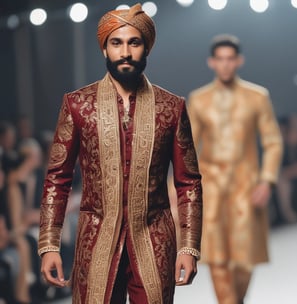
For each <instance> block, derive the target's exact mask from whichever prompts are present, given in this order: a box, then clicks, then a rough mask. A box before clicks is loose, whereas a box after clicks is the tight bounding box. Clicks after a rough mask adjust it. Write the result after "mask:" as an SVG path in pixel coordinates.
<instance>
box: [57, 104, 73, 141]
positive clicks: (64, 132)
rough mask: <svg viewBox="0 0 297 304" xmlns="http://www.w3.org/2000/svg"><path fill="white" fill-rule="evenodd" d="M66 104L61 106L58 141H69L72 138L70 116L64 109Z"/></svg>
mask: <svg viewBox="0 0 297 304" xmlns="http://www.w3.org/2000/svg"><path fill="white" fill-rule="evenodd" d="M66 107H67V106H66V104H65V103H64V104H63V108H62V111H61V114H60V117H59V122H58V126H59V128H58V130H57V131H58V132H57V135H58V138H59V140H60V141H62V142H63V141H69V140H70V139H71V136H72V132H73V120H72V117H71V115H70V114H69V113H68V110H67V108H66Z"/></svg>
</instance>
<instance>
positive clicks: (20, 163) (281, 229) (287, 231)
mask: <svg viewBox="0 0 297 304" xmlns="http://www.w3.org/2000/svg"><path fill="white" fill-rule="evenodd" d="M140 2H141V1H140ZM135 3H136V1H135V0H134V1H129V0H125V1H124V0H123V1H115V0H108V1H107V0H106V1H103V0H88V1H82V2H81V3H80V4H79V5H76V6H74V4H75V1H73V0H0V83H1V90H0V104H1V111H0V155H1V166H0V167H1V171H0V189H1V191H0V193H1V194H0V199H1V201H0V210H1V215H0V225H1V229H0V231H1V232H0V283H1V285H0V286H1V287H0V303H1V301H3V303H5V301H4V300H5V298H7V299H8V298H9V295H8V296H7V294H9V293H10V294H13V295H14V297H15V295H16V294H17V296H18V297H22V298H24V297H26V294H28V292H29V293H31V294H34V295H33V298H34V301H35V302H36V303H42V302H44V301H53V300H57V299H59V298H64V297H67V296H69V293H70V291H69V290H65V291H57V290H54V289H50V288H48V287H47V286H44V284H43V283H42V281H41V279H40V276H39V260H38V257H37V256H36V237H37V234H38V221H39V204H40V197H41V191H42V177H43V175H44V171H45V167H46V160H47V153H48V148H49V146H50V143H51V140H52V134H53V130H54V128H55V124H56V121H57V117H58V111H59V108H60V105H61V101H62V96H63V94H64V93H65V92H69V91H72V90H75V89H77V88H79V87H82V86H84V85H86V84H88V83H92V82H94V81H96V80H98V79H100V78H102V76H103V75H104V74H105V72H106V69H105V61H104V58H103V56H102V54H101V52H100V50H99V46H98V42H97V38H96V32H97V23H98V20H99V18H100V17H101V16H102V15H103V14H104V13H106V12H107V11H109V10H112V9H115V8H117V7H119V6H120V5H128V6H131V5H133V4H135ZM141 3H142V4H143V8H144V9H145V10H146V12H147V13H148V14H150V15H151V16H152V17H153V19H154V21H155V23H156V27H157V40H156V43H155V47H154V48H153V50H152V52H151V54H150V56H149V58H148V66H147V69H146V74H147V76H148V77H149V79H150V81H151V82H153V83H156V84H158V85H160V86H162V87H164V88H166V89H168V90H170V91H173V92H174V93H176V94H179V95H182V96H185V97H187V96H188V94H189V92H190V91H191V90H193V89H195V88H197V87H200V86H202V85H204V84H206V83H207V82H209V81H211V80H212V78H213V74H212V72H211V71H210V70H209V69H208V67H207V65H206V60H207V57H208V55H209V44H210V41H211V39H212V37H213V36H214V35H217V34H221V33H231V34H234V35H236V36H238V37H239V39H240V40H241V43H242V50H243V54H244V56H245V59H246V63H245V65H244V66H243V68H242V69H241V70H240V76H241V77H242V78H244V79H246V80H249V81H252V82H255V83H258V84H260V85H262V86H265V87H267V88H268V89H269V91H270V94H271V99H272V103H273V106H274V109H275V112H276V115H277V117H278V120H279V123H280V126H281V130H282V134H283V137H284V145H285V156H284V161H283V167H282V171H281V174H282V177H283V178H282V179H281V181H280V183H279V185H277V187H276V189H275V191H274V195H273V197H272V200H271V204H270V223H271V227H272V245H271V246H272V250H274V249H275V251H273V252H272V256H273V257H274V256H277V260H279V259H281V260H284V259H285V260H286V261H287V263H288V264H286V265H290V266H292V267H293V266H294V267H295V268H292V267H289V269H291V271H293V269H295V271H297V269H296V268H297V267H296V262H294V261H291V260H290V259H288V258H285V257H284V252H286V253H289V252H292V251H290V249H289V248H290V246H292V244H293V243H294V244H295V243H297V242H296V233H297V226H296V219H297V216H296V212H297V187H296V186H297V115H296V114H295V113H296V112H297V100H296V96H297V60H296V57H297V55H296V54H297V39H296V29H297V1H296V0H281V1H280V0H241V1H238V0H195V1H194V0H183V1H182V0H179V1H177V0H166V1H164V0H163V1H161V0H155V1H154V2H141ZM82 4H84V5H85V6H83V5H82ZM35 9H39V10H35ZM40 9H42V10H40ZM70 15H71V16H70ZM77 172H78V173H77V176H76V178H75V181H74V190H73V192H72V194H71V197H70V204H69V210H68V213H69V220H68V222H67V223H66V229H65V230H66V232H65V234H64V237H63V246H64V247H65V250H64V252H65V255H66V256H67V255H68V256H69V254H71V252H73V244H74V231H75V223H76V216H77V209H78V205H79V198H80V177H79V170H77ZM11 206H13V207H11ZM11 210H14V211H13V212H12V211H11ZM24 214H25V220H24V216H23V215H24ZM16 231H17V236H18V237H16V236H15V232H16ZM24 240H25V241H24ZM276 240H277V241H276ZM276 242H277V243H278V244H279V243H280V244H281V246H277V244H276ZM292 242H293V243H292ZM28 244H29V245H28ZM280 247H282V248H280ZM295 251H296V250H295ZM68 260H69V259H68ZM292 263H295V264H292ZM272 264H273V263H272ZM65 268H66V273H67V271H68V273H69V272H70V269H71V260H69V265H68V263H66V265H65ZM282 269H283V270H284V268H283V267H282ZM203 271H206V270H203V268H202V275H203ZM270 271H272V272H270ZM28 273H30V275H29V276H28ZM268 273H269V274H268V276H267V277H269V278H270V277H271V276H277V275H278V273H279V268H273V269H272V270H271V269H270V270H269V271H268ZM271 274H273V275H271ZM284 274H285V273H284ZM205 275H206V277H207V273H206V274H205ZM288 278H289V274H288ZM265 280H266V278H265ZM199 281H201V282H204V281H203V276H202V277H200V278H199ZM12 282H13V283H12ZM296 283H297V280H296V279H295V285H296ZM259 284H260V286H262V285H261V282H260V283H259ZM259 284H258V283H257V284H256V285H257V286H259ZM256 285H254V286H256ZM16 286H18V287H16ZM200 286H201V285H200ZM202 286H204V285H203V283H202ZM200 288H201V287H200ZM184 290H187V289H184ZM191 290H192V289H191ZM195 290H196V289H193V290H192V291H195ZM203 290H204V291H205V290H206V299H208V300H205V301H203V300H201V301H200V303H206V304H211V303H215V302H214V300H213V302H211V299H214V298H213V297H214V296H213V291H212V289H211V287H209V288H204V289H203ZM253 290H256V289H255V288H254V289H253ZM253 290H252V292H251V293H252V294H253V292H256V291H253ZM262 290H263V289H262ZM204 291H203V292H204ZM208 291H209V295H208V296H207V292H208ZM203 292H202V294H203ZM284 292H285V291H284ZM262 294H263V292H262ZM187 296H188V297H190V293H189V290H187V291H186V292H184V293H179V291H178V293H177V299H180V300H178V301H180V302H181V301H182V298H185V297H187ZM283 296H285V295H283ZM11 297H13V296H11ZM195 297H196V296H195V295H194V298H193V299H192V302H189V301H188V303H194V302H195ZM210 297H211V298H210ZM33 298H32V301H33ZM1 299H2V300H1ZM7 299H6V302H7V303H10V302H9V300H7ZM196 299H197V298H196ZM287 299H288V300H284V301H283V303H286V304H289V303H295V302H294V301H295V300H296V298H295V300H292V299H291V300H290V298H287ZM274 300H275V298H272V299H270V301H268V302H265V301H264V300H258V301H252V300H251V302H249V303H256V304H259V303H261V304H262V303H280V302H279V301H276V300H275V301H276V302H273V301H274ZM11 303H13V302H11ZM69 303H70V302H69ZM195 303H196V302H195Z"/></svg>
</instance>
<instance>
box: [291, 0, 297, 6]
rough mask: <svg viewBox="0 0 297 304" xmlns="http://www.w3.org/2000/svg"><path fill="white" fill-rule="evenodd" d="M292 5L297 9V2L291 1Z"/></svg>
mask: <svg viewBox="0 0 297 304" xmlns="http://www.w3.org/2000/svg"><path fill="white" fill-rule="evenodd" d="M291 4H292V6H293V7H295V8H297V0H291Z"/></svg>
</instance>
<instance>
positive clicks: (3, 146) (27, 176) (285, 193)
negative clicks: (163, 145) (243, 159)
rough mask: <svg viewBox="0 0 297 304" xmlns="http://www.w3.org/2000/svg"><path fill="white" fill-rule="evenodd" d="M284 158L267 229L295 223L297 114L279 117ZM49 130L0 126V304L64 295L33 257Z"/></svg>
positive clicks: (67, 265) (65, 242)
mask: <svg viewBox="0 0 297 304" xmlns="http://www.w3.org/2000/svg"><path fill="white" fill-rule="evenodd" d="M279 124H280V128H281V131H282V136H283V141H284V156H283V162H282V168H281V171H280V176H279V181H278V183H277V185H276V187H275V188H274V191H273V195H272V198H271V203H270V208H269V210H270V224H271V227H275V226H279V225H284V224H289V223H293V222H296V221H297V187H296V186H297V114H291V115H290V116H286V117H281V118H279ZM52 137H53V132H52V131H43V132H39V133H38V132H36V133H35V132H34V131H33V130H32V128H31V125H30V121H29V120H28V118H27V117H24V116H23V117H20V118H19V119H18V121H17V122H15V123H12V122H7V121H1V122H0V160H1V162H0V303H1V300H2V301H3V303H40V302H41V301H43V302H45V301H52V300H54V299H58V298H63V297H66V296H69V294H70V290H69V289H67V288H66V289H55V288H54V287H49V286H47V285H45V284H44V282H43V281H42V278H41V276H40V258H39V257H38V255H37V238H38V229H39V228H38V227H39V207H40V200H41V194H42V187H43V178H44V174H45V171H46V164H47V158H48V152H49V149H50V146H51V141H52ZM80 184H81V180H80V170H79V166H78V165H77V169H76V171H75V179H74V183H73V190H72V193H71V196H70V200H69V204H68V209H67V213H68V214H67V217H66V222H65V229H64V234H63V238H62V255H63V256H65V258H64V259H63V260H64V265H63V267H64V269H65V276H66V277H69V275H70V272H71V266H72V257H73V253H74V242H75V227H76V220H77V215H78V212H77V211H78V208H79V202H80Z"/></svg>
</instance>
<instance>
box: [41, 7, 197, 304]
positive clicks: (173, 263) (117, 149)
mask: <svg viewBox="0 0 297 304" xmlns="http://www.w3.org/2000/svg"><path fill="white" fill-rule="evenodd" d="M98 40H99V44H100V48H101V50H102V51H103V54H104V56H105V57H106V65H107V69H108V73H107V74H106V76H105V77H104V78H103V79H102V80H100V81H97V82H95V83H93V84H91V85H88V86H86V87H84V88H81V89H79V90H77V91H74V92H72V93H68V94H65V96H64V100H63V104H62V108H61V112H60V117H59V121H58V124H57V129H56V133H55V137H54V142H53V146H52V149H51V154H50V160H49V165H48V174H47V177H46V180H45V186H44V194H43V200H42V206H41V223H40V239H39V254H40V255H41V256H42V266H41V271H42V273H43V275H44V278H45V280H46V281H47V282H48V283H51V284H53V285H55V286H58V287H63V286H65V285H66V284H68V282H67V281H66V280H64V276H63V271H62V264H61V263H62V261H61V257H60V254H59V249H60V237H61V229H62V224H63V220H64V214H65V208H66V205H67V197H68V193H69V190H70V186H71V181H72V175H73V168H74V165H75V160H76V158H77V156H78V157H79V161H80V166H81V171H82V179H83V194H82V201H81V206H80V215H79V222H78V232H77V243H76V251H75V260H74V266H73V274H72V278H71V286H72V290H73V301H72V303H89V304H94V303H116V304H119V303H126V294H127V292H128V294H129V299H130V302H131V303H141V304H145V303H150V304H152V303H155V304H160V303H164V304H166V303H168V304H169V303H173V294H174V288H175V284H177V285H185V284H190V283H191V281H192V279H193V277H194V276H195V274H196V272H197V268H196V262H197V260H198V259H199V257H200V252H199V251H200V238H201V224H202V223H201V221H202V199H201V183H200V179H201V177H200V174H199V172H198V164H197V159H196V155H195V149H194V145H193V142H192V134H191V128H190V123H189V120H188V116H187V112H186V108H185V102H184V99H182V98H180V97H178V96H175V95H173V94H172V93H169V92H168V91H165V90H163V89H161V88H160V87H158V86H155V85H152V84H150V82H149V81H148V79H147V78H146V77H145V76H144V74H143V70H144V68H145V66H146V57H147V55H148V54H149V52H150V50H151V48H152V46H153V43H154V40H155V26H154V23H153V21H152V19H151V18H150V17H148V16H147V15H146V14H145V13H144V12H143V11H142V9H141V5H139V4H137V5H135V6H133V7H131V8H130V9H128V10H119V11H111V12H108V13H107V14H105V15H104V16H103V17H102V18H101V20H100V21H99V24H98ZM170 161H171V162H172V164H173V169H174V179H175V186H176V188H177V193H178V207H177V208H178V214H179V222H180V227H179V228H180V235H181V240H180V248H178V250H177V248H176V236H175V226H174V222H173V219H172V215H171V212H170V204H169V199H168V191H167V173H168V167H169V163H170ZM53 269H55V270H56V271H57V276H54V275H53V274H52V273H51V271H52V270H53ZM182 273H184V275H183V274H182Z"/></svg>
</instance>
